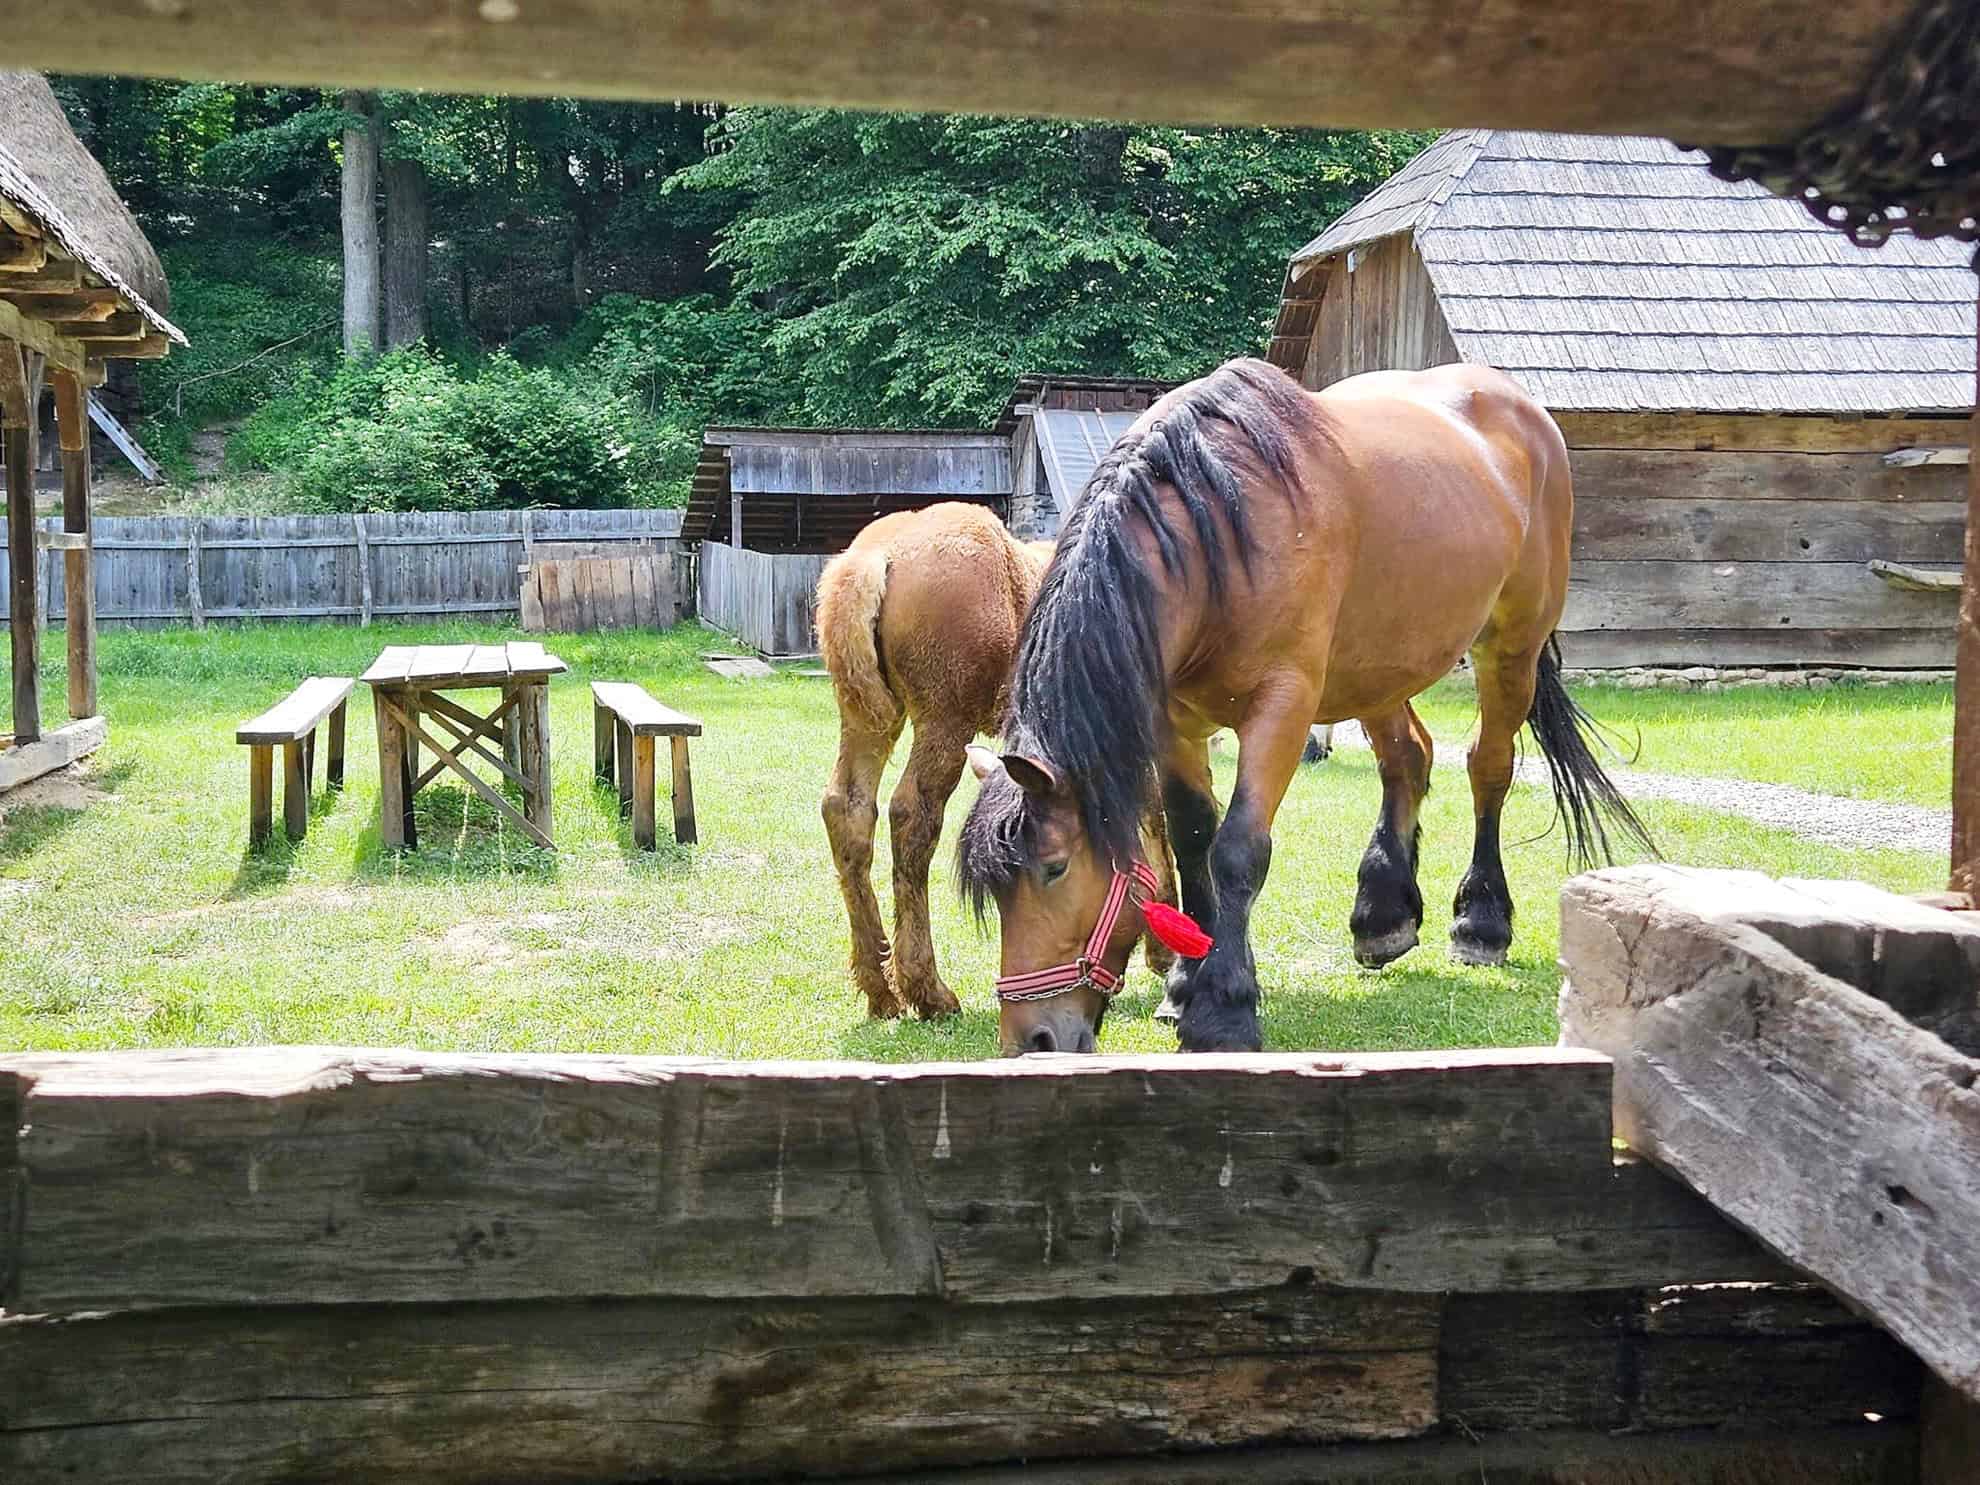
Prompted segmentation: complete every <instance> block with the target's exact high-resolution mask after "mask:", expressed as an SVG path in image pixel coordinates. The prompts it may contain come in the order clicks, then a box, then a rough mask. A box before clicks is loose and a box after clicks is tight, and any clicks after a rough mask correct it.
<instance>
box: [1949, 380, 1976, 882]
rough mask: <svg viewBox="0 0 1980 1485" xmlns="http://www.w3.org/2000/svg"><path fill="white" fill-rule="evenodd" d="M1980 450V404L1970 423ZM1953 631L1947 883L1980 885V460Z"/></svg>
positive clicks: (1969, 488)
mask: <svg viewBox="0 0 1980 1485" xmlns="http://www.w3.org/2000/svg"><path fill="white" fill-rule="evenodd" d="M1967 436H1968V441H1969V444H1970V445H1971V447H1973V448H1975V449H1980V406H1976V407H1975V408H1974V411H1973V418H1972V420H1971V422H1970V423H1969V424H1968V425H1967ZM1962 572H1963V576H1964V587H1963V591H1962V592H1961V594H1960V597H1959V617H1958V622H1957V625H1956V629H1955V633H1956V634H1957V636H1958V639H1957V644H1956V650H1957V654H1958V661H1959V673H1958V675H1957V677H1956V678H1955V680H1954V685H1953V789H1952V798H1953V831H1952V835H1953V843H1952V868H1951V873H1950V877H1949V884H1950V885H1951V886H1952V887H1953V888H1954V889H1956V890H1958V891H1962V892H1973V891H1976V890H1980V459H1976V460H1973V461H1971V462H1970V463H1969V464H1968V466H1967V471H1966V546H1965V550H1964V565H1963V568H1962Z"/></svg>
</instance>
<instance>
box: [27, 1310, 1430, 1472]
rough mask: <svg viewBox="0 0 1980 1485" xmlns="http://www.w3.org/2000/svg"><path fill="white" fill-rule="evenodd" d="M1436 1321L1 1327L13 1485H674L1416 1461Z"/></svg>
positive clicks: (1368, 1316)
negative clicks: (1356, 1452) (1046, 1461)
mask: <svg viewBox="0 0 1980 1485" xmlns="http://www.w3.org/2000/svg"><path fill="white" fill-rule="evenodd" d="M1435 1330H1436V1302H1435V1301H1434V1300H1432V1299H1430V1298H1428V1297H1426V1296H1403V1295H1387V1294H1344V1293H1339V1292H1329V1291H1326V1290H1321V1289H1317V1288H1313V1287H1310V1286H1299V1287H1292V1288H1280V1289H1275V1290H1270V1291H1266V1292H1264V1293H1250V1294H1243V1295H1235V1296H1228V1297H1212V1298H1196V1299H1189V1300H1181V1301H1142V1302H1139V1303H1121V1302H1108V1301H1104V1300H1097V1301H1086V1302H1083V1303H1071V1304H1015V1305H974V1306H945V1305H942V1304H940V1303H938V1302H934V1301H919V1302H906V1303H902V1302H876V1301H852V1302H838V1303H833V1304H827V1305H818V1304H815V1303H814V1304H804V1303H791V1302H784V1303H778V1302H775V1301H767V1302H760V1303H759V1302H752V1301H743V1302H734V1303H727V1304H708V1303H702V1304H694V1303H688V1304H679V1303H666V1302H651V1301H649V1302H641V1303H631V1304H623V1303H622V1304H617V1305H610V1306H587V1305H573V1304H564V1305H544V1304H527V1305H521V1306H456V1307H373V1306H356V1307H342V1308H328V1309H289V1310H284V1309H274V1310H266V1311H225V1310H223V1311H194V1312H187V1313H182V1314H175V1315H152V1316H122V1317H109V1318H100V1319H92V1320H71V1321H37V1320H32V1319H29V1320H5V1321H0V1375H6V1376H7V1377H8V1378H9V1380H10V1389H9V1390H10V1393H11V1394H12V1395H11V1396H10V1399H9V1405H8V1407H7V1409H6V1414H5V1421H4V1423H0V1473H4V1474H5V1476H6V1477H7V1478H8V1479H9V1480H10V1481H22V1482H25V1481H28V1480H40V1479H42V1478H45V1477H47V1476H49V1475H51V1474H53V1473H54V1472H56V1471H61V1472H63V1473H64V1474H65V1475H66V1477H68V1478H72V1479H73V1478H91V1479H109V1478H120V1477H127V1476H129V1475H130V1473H131V1472H132V1466H133V1465H134V1463H135V1462H136V1460H138V1459H139V1458H141V1459H142V1460H143V1471H142V1472H143V1475H144V1478H145V1479H146V1480H148V1481H158V1482H167V1481H185V1482H188V1485H190V1482H194V1481H198V1482H202V1485H204V1482H206V1481H211V1480H213V1479H216V1478H226V1479H232V1480H266V1479H274V1478H283V1479H296V1478H309V1479H336V1480H341V1481H351V1482H359V1481H380V1482H387V1481H390V1482H397V1481H402V1480H407V1479H411V1478H418V1479H420V1480H428V1481H435V1482H440V1481H463V1482H465V1481H477V1482H480V1481H490V1480H510V1481H523V1480H528V1481H587V1482H588V1481H597V1480H605V1479H635V1478H648V1477H652V1476H659V1475H664V1476H665V1477H666V1478H668V1479H670V1480H710V1479H733V1478H738V1477H741V1478H761V1477H764V1476H773V1477H777V1476H785V1475H788V1474H790V1473H794V1472H803V1473H806V1474H815V1473H821V1472H831V1473H838V1472H841V1471H863V1470H867V1469H870V1468H871V1467H872V1465H873V1464H874V1463H875V1462H876V1461H878V1460H885V1461H886V1462H888V1463H890V1464H894V1465H897V1466H900V1467H909V1466H920V1467H924V1468H926V1467H929V1466H938V1465H952V1464H966V1463H971V1462H975V1461H981V1460H998V1459H1008V1458H1013V1457H1017V1456H1021V1455H1026V1454H1066V1453H1107V1454H1125V1453H1136V1452H1145V1451H1154V1450H1164V1449H1178V1448H1205V1447H1212V1446H1219V1445H1229V1444H1243V1443H1251V1442H1263V1441H1277V1440H1309V1441H1318V1440H1327V1439H1393V1438H1406V1437H1408V1436H1410V1435H1412V1434H1419V1433H1422V1432H1424V1431H1426V1430H1427V1429H1428V1428H1430V1426H1431V1425H1432V1424H1433V1423H1434V1422H1435V1419H1436V1348H1435Z"/></svg>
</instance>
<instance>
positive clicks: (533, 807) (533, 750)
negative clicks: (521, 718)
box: [522, 681, 552, 840]
mask: <svg viewBox="0 0 1980 1485" xmlns="http://www.w3.org/2000/svg"><path fill="white" fill-rule="evenodd" d="M522 704H523V706H525V707H527V708H528V709H529V732H528V733H527V734H526V736H527V739H528V742H529V748H528V750H527V752H526V753H525V754H524V756H523V773H524V774H525V775H526V776H527V777H528V779H529V781H530V789H529V797H528V799H527V800H525V801H524V805H523V817H524V818H525V819H527V820H528V821H529V823H530V824H532V825H534V826H535V827H536V828H537V829H538V830H540V831H542V832H543V837H544V839H545V840H549V839H551V838H552V834H551V829H550V683H549V682H548V681H532V682H531V683H530V686H529V689H528V691H527V693H526V694H525V695H524V696H523V699H522Z"/></svg>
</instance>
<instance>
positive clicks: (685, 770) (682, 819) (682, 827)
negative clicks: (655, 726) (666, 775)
mask: <svg viewBox="0 0 1980 1485" xmlns="http://www.w3.org/2000/svg"><path fill="white" fill-rule="evenodd" d="M672 742H673V780H672V784H673V805H674V839H675V840H676V841H677V842H678V843H679V844H681V845H684V846H691V845H694V844H695V843H696V842H697V841H699V840H700V839H701V833H700V830H699V828H698V827H697V826H696V824H695V820H694V770H693V768H692V766H691V765H690V763H689V761H688V740H687V739H686V738H685V737H680V736H676V737H675V738H674V739H673V740H672Z"/></svg>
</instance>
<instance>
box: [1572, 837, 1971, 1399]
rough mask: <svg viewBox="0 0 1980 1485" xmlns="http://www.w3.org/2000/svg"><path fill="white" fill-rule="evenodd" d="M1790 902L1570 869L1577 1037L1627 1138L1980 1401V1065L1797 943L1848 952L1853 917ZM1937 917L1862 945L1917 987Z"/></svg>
mask: <svg viewBox="0 0 1980 1485" xmlns="http://www.w3.org/2000/svg"><path fill="white" fill-rule="evenodd" d="M1783 896H1784V894H1783V892H1781V891H1779V890H1776V889H1774V888H1773V887H1772V886H1771V885H1769V884H1766V883H1765V880H1764V879H1760V884H1759V885H1756V884H1755V882H1754V880H1753V877H1752V874H1751V873H1732V872H1695V871H1686V870H1683V869H1680V868H1675V867H1661V866H1660V867H1627V868H1621V869H1617V870H1612V871H1605V872H1597V873H1593V874H1591V875H1587V876H1583V877H1578V878H1575V879H1574V880H1572V881H1570V882H1569V883H1568V884H1567V886H1566V887H1565V888H1564V889H1563V890H1562V897H1561V959H1562V963H1563V965H1564V967H1565V971H1566V982H1565V984H1564V986H1563V989H1562V997H1561V1035H1562V1037H1563V1039H1564V1040H1566V1041H1568V1042H1571V1043H1574V1044H1577V1045H1581V1046H1590V1047H1595V1048H1598V1049H1600V1050H1603V1051H1607V1052H1610V1053H1612V1054H1613V1055H1614V1056H1615V1057H1616V1085H1615V1091H1616V1122H1617V1131H1618V1133H1619V1134H1621V1135H1622V1136H1623V1137H1624V1138H1625V1139H1626V1140H1628V1141H1629V1143H1630V1145H1631V1147H1632V1148H1633V1149H1636V1150H1639V1151H1641V1152H1643V1153H1644V1154H1646V1155H1648V1156H1650V1157H1651V1158H1653V1159H1655V1160H1657V1161H1658V1162H1660V1163H1661V1164H1664V1165H1666V1166H1667V1167H1669V1168H1670V1169H1672V1170H1674V1171H1676V1172H1677V1173H1678V1174H1679V1175H1680V1176H1682V1177H1683V1178H1684V1179H1685V1180H1686V1181H1687V1182H1689V1183H1690V1184H1692V1185H1693V1186H1695V1187H1696V1188H1697V1189H1698V1190H1700V1191H1701V1192H1703V1193H1704V1194H1705V1195H1706V1196H1707V1197H1708V1198H1710V1199H1711V1201H1712V1202H1713V1203H1714V1204H1715V1205H1717V1206H1718V1207H1719V1208H1720V1209H1721V1210H1723V1211H1724V1212H1726V1213H1727V1215H1729V1216H1730V1217H1732V1218H1733V1219H1734V1220H1735V1221H1737V1222H1739V1223H1740V1224H1741V1225H1742V1226H1745V1227H1747V1228H1749V1229H1750V1230H1751V1231H1753V1232H1754V1233H1755V1234H1757V1235H1758V1236H1759V1237H1760V1238H1761V1239H1762V1241H1764V1242H1766V1243H1767V1244H1768V1245H1769V1246H1770V1247H1772V1248H1774V1249H1775V1250H1776V1251H1778V1252H1780V1253H1781V1254H1783V1255H1784V1256H1785V1257H1786V1258H1788V1259H1789V1260H1790V1261H1791V1262H1793V1263H1794V1264H1796V1265H1797V1266H1798V1267H1800V1268H1802V1269H1805V1270H1806V1271H1807V1272H1808V1273H1810V1274H1812V1275H1814V1276H1815V1277H1816V1278H1819V1279H1820V1280H1822V1282H1824V1283H1825V1284H1828V1285H1829V1286H1831V1287H1832V1288H1834V1289H1835V1290H1836V1292H1837V1293H1839V1294H1841V1295H1842V1296H1844V1297H1845V1298H1846V1299H1848V1300H1849V1301H1851V1302H1852V1303H1853V1304H1855V1305H1857V1306H1858V1307H1859V1308H1861V1309H1862V1310H1863V1311H1864V1312H1865V1313H1866V1314H1868V1315H1870V1316H1871V1317H1872V1318H1874V1319H1875V1320H1876V1321H1877V1322H1878V1323H1879V1324H1881V1325H1883V1326H1885V1327H1886V1328H1888V1329H1889V1330H1890V1331H1891V1332H1892V1333H1893V1334H1894V1335H1896V1336H1897V1337H1898V1339H1899V1340H1901V1341H1903V1342H1904V1343H1905V1344H1906V1345H1908V1346H1909V1347H1910V1348H1911V1349H1912V1350H1913V1351H1915V1352H1916V1353H1917V1354H1918V1355H1919V1356H1920V1357H1922V1358H1923V1359H1924V1360H1925V1362H1926V1363H1927V1364H1928V1365H1930V1366H1931V1367H1932V1368H1933V1369H1934V1370H1935V1371H1937V1372H1938V1373H1939V1375H1940V1376H1942V1377H1944V1378H1945V1379H1946V1380H1947V1381H1949V1382H1951V1383H1952V1384H1953V1385H1954V1386H1956V1387H1958V1388H1960V1389H1961V1390H1962V1391H1964V1392H1965V1393H1966V1394H1967V1395H1968V1396H1980V1269H1976V1268H1975V1266H1974V1265H1972V1264H1970V1263H1966V1262H1964V1261H1962V1260H1961V1259H1960V1258H1959V1257H1958V1256H1957V1255H1960V1254H1963V1253H1964V1252H1965V1251H1966V1246H1967V1242H1968V1237H1967V1235H1968V1234H1970V1233H1972V1232H1974V1231H1976V1230H1980V1091H1976V1085H1977V1084H1980V1060H1976V1059H1975V1058H1973V1057H1969V1056H1964V1055H1962V1054H1961V1053H1959V1052H1957V1051H1955V1050H1954V1049H1953V1048H1952V1047H1950V1046H1948V1045H1947V1044H1946V1043H1945V1042H1944V1041H1943V1040H1941V1039H1940V1038H1939V1037H1938V1036H1936V1035H1934V1034H1932V1033H1931V1032H1929V1031H1926V1030H1923V1029H1921V1028H1920V1027H1917V1026H1914V1025H1913V1024H1911V1022H1909V1021H1907V1020H1906V1019H1905V1018H1904V1017H1903V1016H1902V1015H1900V1014H1899V1013H1898V1012H1897V1011H1896V1010H1893V1009H1892V1008H1891V1007H1890V1006H1888V1005H1886V1004H1884V1003H1883V1002H1882V1001H1879V1000H1877V999H1874V998H1872V997H1871V996H1870V995H1868V994H1866V993H1864V992H1863V991H1861V990H1858V989H1856V988H1855V987H1853V986H1851V985H1848V984H1845V983H1844V982H1843V981H1841V980H1839V979H1836V978H1833V977H1832V976H1831V975H1829V974H1825V973H1823V972H1822V970H1821V969H1819V968H1817V967H1816V966H1814V965H1812V964H1810V963H1809V962H1808V961H1807V960H1806V959H1804V958H1802V957H1801V956H1800V955H1799V954H1798V953H1796V952H1795V951H1794V950H1792V949H1790V948H1788V947H1786V946H1785V945H1784V944H1783V943H1782V942H1781V941H1780V939H1778V938H1776V937H1775V936H1774V935H1775V934H1777V933H1779V934H1781V936H1782V937H1785V938H1789V939H1791V940H1792V941H1793V942H1795V943H1796V944H1797V945H1800V946H1802V947H1808V946H1810V945H1811V944H1812V943H1815V942H1817V941H1818V940H1819V941H1820V942H1821V943H1822V945H1823V946H1822V948H1821V953H1822V954H1823V955H1824V957H1826V958H1830V959H1832V960H1833V959H1836V958H1845V959H1846V958H1848V957H1850V956H1849V955H1848V954H1846V953H1844V952H1843V951H1841V950H1839V949H1838V948H1837V947H1836V944H1837V943H1838V942H1842V943H1847V941H1848V940H1849V939H1850V938H1852V937H1853V936H1856V930H1855V929H1854V928H1851V927H1847V926H1842V927H1835V928H1833V929H1824V928H1823V927H1822V926H1821V925H1820V924H1819V922H1817V923H1815V924H1814V926H1812V927H1807V926H1804V927H1802V928H1799V929H1795V930H1792V931H1789V930H1785V929H1783V928H1781V927H1780V923H1779V920H1780V919H1781V918H1783V917H1784V916H1786V915H1787V914H1788V913H1789V912H1791V911H1792V910H1793V904H1792V903H1789V904H1788V905H1787V907H1786V908H1785V909H1784V908H1783V905H1782V898H1783ZM1863 901H1864V900H1863V899H1862V898H1860V897H1859V898H1858V899H1857V900H1856V903H1855V906H1856V907H1857V908H1858V909H1859V910H1861V909H1862V907H1863ZM1894 901H1902V900H1901V899H1894ZM1749 903H1750V904H1751V913H1752V915H1753V916H1754V917H1755V918H1756V920H1758V921H1759V922H1760V923H1761V924H1763V925H1765V931H1763V927H1761V926H1753V925H1752V924H1749V923H1748V922H1747V921H1746V918H1747V916H1748V907H1747V905H1748V904H1749ZM1930 912H1931V910H1929V909H1924V908H1920V907H1918V906H1917V905H1916V904H1906V905H1905V911H1904V913H1903V914H1901V915H1900V914H1897V913H1895V912H1894V913H1893V915H1892V920H1891V921H1890V922H1889V923H1888V924H1885V923H1882V922H1879V923H1878V925H1877V926H1876V927H1875V928H1872V929H1870V930H1868V931H1867V936H1869V937H1871V938H1872V939H1873V941H1874V940H1875V939H1877V938H1879V937H1882V938H1883V939H1884V940H1885V942H1884V943H1882V944H1878V943H1875V942H1873V943H1872V945H1871V946H1870V947H1869V948H1867V949H1862V950H1861V951H1860V953H1861V954H1868V955H1869V956H1870V959H1871V962H1872V965H1873V966H1874V965H1875V963H1876V962H1877V961H1878V959H1879V956H1882V955H1894V956H1896V959H1895V962H1890V961H1886V962H1888V963H1890V969H1891V971H1892V972H1893V974H1894V978H1895V979H1896V980H1897V981H1898V983H1901V984H1908V983H1911V982H1912V981H1913V978H1914V977H1915V976H1916V975H1917V974H1918V973H1919V972H1921V971H1925V970H1929V967H1930V966H1931V965H1932V964H1934V963H1937V962H1942V961H1940V960H1937V959H1935V958H1934V957H1933V956H1932V954H1931V953H1930V952H1929V949H1930V946H1929V944H1927V945H1925V946H1923V947H1921V945H1920V943H1919V942H1918V941H1917V940H1916V938H1915V937H1914V936H1913V935H1912V933H1911V931H1910V929H1909V928H1908V927H1907V922H1908V920H1909V919H1910V917H1911V915H1912V914H1926V913H1930ZM1806 916H1808V917H1810V918H1815V919H1819V917H1820V914H1819V913H1816V914H1807V915H1806ZM1839 916H1840V914H1839ZM1943 916H1944V917H1945V918H1947V919H1951V920H1954V921H1957V920H1958V919H1959V918H1960V917H1961V915H1959V914H1944V915H1943ZM1948 931H1951V930H1948ZM1968 932H1969V933H1970V930H1968ZM1893 937H1894V938H1895V941H1893ZM1859 970H1861V965H1860V963H1859ZM1972 985H1973V982H1972V980H1971V979H1968V980H1966V981H1965V991H1966V993H1967V994H1968V995H1969V996H1970V995H1971V994H1972V993H1973V990H1972ZM1920 993H1921V994H1922V993H1924V992H1920ZM1937 993H1940V994H1943V993H1947V992H1944V991H1943V990H1940V991H1938V992H1937ZM1757 1130H1764V1131H1766V1137H1765V1138H1755V1137H1754V1131H1757Z"/></svg>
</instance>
